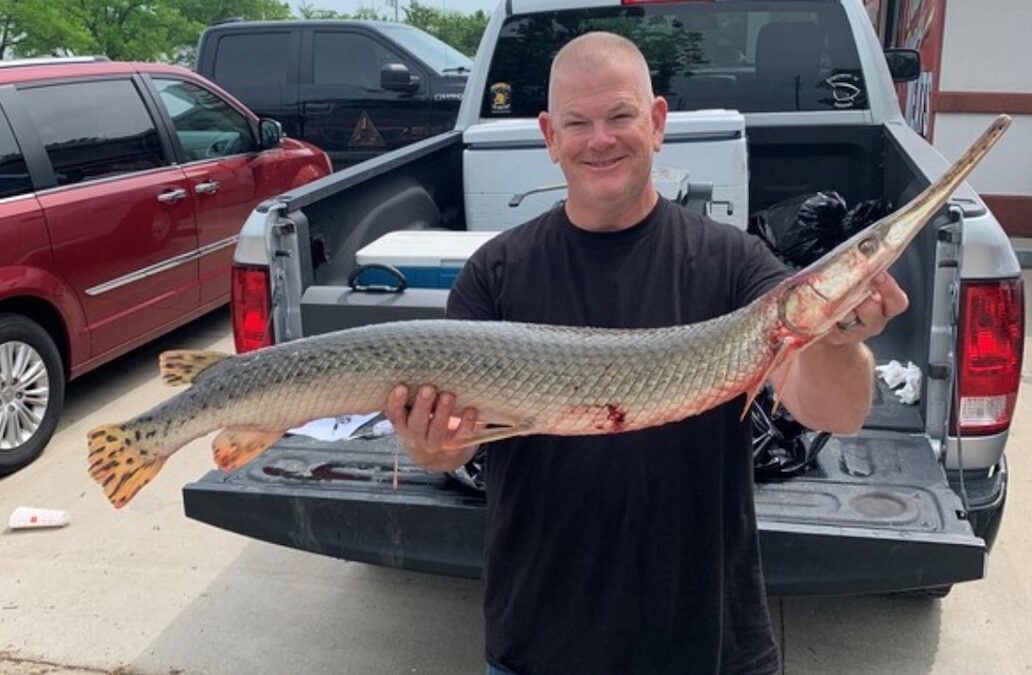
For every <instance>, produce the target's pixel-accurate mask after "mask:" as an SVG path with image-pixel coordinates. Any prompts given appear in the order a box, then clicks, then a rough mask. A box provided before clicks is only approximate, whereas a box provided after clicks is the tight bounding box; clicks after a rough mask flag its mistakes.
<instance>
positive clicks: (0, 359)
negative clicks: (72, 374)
mask: <svg viewBox="0 0 1032 675" xmlns="http://www.w3.org/2000/svg"><path fill="white" fill-rule="evenodd" d="M64 389H65V375H64V366H63V364H62V363H61V355H60V353H59V352H58V351H57V346H56V345H55V344H54V340H53V339H52V338H51V337H50V334H49V333H47V332H46V331H45V330H44V329H43V327H42V326H40V325H39V324H38V323H36V322H35V321H33V320H31V319H28V318H26V317H24V316H21V315H18V314H0V475H4V474H8V473H12V472H13V471H16V470H17V469H20V468H21V467H23V466H25V465H26V464H28V463H29V462H31V461H32V460H34V459H36V457H38V456H39V454H40V453H41V452H43V448H44V447H46V444H47V442H48V441H50V437H51V436H53V434H54V429H55V428H56V427H57V421H58V419H59V418H60V416H61V408H62V407H64Z"/></svg>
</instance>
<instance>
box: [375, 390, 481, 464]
mask: <svg viewBox="0 0 1032 675" xmlns="http://www.w3.org/2000/svg"><path fill="white" fill-rule="evenodd" d="M407 401H408V387H406V386H404V385H398V386H397V387H395V388H394V389H392V390H391V393H390V394H388V396H387V405H386V406H385V407H384V413H385V414H386V415H387V419H389V420H390V421H391V424H393V425H394V431H395V433H396V434H397V435H398V439H399V440H400V441H401V444H402V445H404V446H405V450H406V451H407V452H408V454H409V456H410V457H411V458H412V461H414V462H415V463H416V464H419V465H420V466H422V467H423V468H425V469H429V470H430V471H453V470H455V469H458V468H459V467H460V466H462V465H463V464H465V463H466V462H468V461H469V460H471V459H473V455H474V454H475V453H476V451H477V446H476V445H475V444H474V445H470V446H468V447H462V448H458V449H448V448H455V447H456V446H457V445H462V441H463V440H472V436H473V431H474V429H475V428H476V423H477V411H476V409H474V408H466V409H465V410H463V411H462V415H461V417H455V418H453V417H452V414H453V413H454V412H455V410H454V408H455V395H454V394H451V393H449V392H446V391H445V392H441V394H440V395H438V393H437V390H436V389H435V388H434V387H432V386H430V385H424V386H422V387H420V388H419V392H418V393H417V395H416V400H415V402H414V403H413V404H412V410H411V411H410V410H408V409H407V408H406V405H405V404H406V402H407ZM456 422H457V423H456Z"/></svg>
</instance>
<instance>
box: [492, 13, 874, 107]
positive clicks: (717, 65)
mask: <svg viewBox="0 0 1032 675" xmlns="http://www.w3.org/2000/svg"><path fill="white" fill-rule="evenodd" d="M598 30H604V31H610V32H613V33H618V34H620V35H623V36H624V37H626V38H628V39H630V40H631V41H633V42H634V43H635V44H637V45H638V47H639V48H640V49H641V50H642V53H643V54H644V55H645V58H646V59H647V60H648V63H649V68H650V70H651V72H652V85H653V89H654V90H655V92H656V94H658V95H660V96H663V97H665V98H666V99H667V101H668V102H669V104H670V109H671V110H698V109H703V108H729V109H736V110H739V111H741V112H788V111H799V110H857V109H864V108H867V96H866V91H865V88H864V81H863V74H862V72H861V69H860V59H859V56H858V55H857V52H856V45H855V41H854V39H853V36H852V34H851V33H850V27H849V21H848V19H847V18H846V14H845V11H844V10H843V9H842V7H841V6H840V5H839V4H838V3H828V2H756V1H755V0H749V1H744V0H739V1H737V2H736V1H733V0H732V1H728V2H720V3H698V2H691V3H677V4H652V5H631V6H623V7H593V8H590V9H577V10H564V11H555V12H541V13H535V14H527V15H517V16H512V17H509V18H508V19H507V20H506V22H505V24H504V25H503V27H502V30H501V33H500V35H499V38H498V44H497V46H496V48H495V54H494V58H493V60H492V62H491V69H490V74H489V76H488V81H487V87H486V90H485V92H484V97H483V104H482V107H481V116H482V117H485V118H504V117H534V116H537V114H538V113H539V112H541V111H542V110H545V108H546V107H547V105H548V73H549V68H550V66H551V62H552V58H553V57H554V56H555V54H556V52H557V51H559V49H560V48H561V47H562V46H563V45H564V44H566V43H567V42H569V41H570V40H572V39H573V38H575V37H577V36H578V35H581V34H583V33H587V32H591V31H598Z"/></svg>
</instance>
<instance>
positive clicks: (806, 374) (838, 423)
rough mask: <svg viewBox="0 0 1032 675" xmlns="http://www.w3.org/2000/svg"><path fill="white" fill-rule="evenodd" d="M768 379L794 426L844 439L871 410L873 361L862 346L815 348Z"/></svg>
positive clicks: (811, 348)
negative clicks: (792, 418)
mask: <svg viewBox="0 0 1032 675" xmlns="http://www.w3.org/2000/svg"><path fill="white" fill-rule="evenodd" d="M771 379H772V381H773V383H774V388H775V389H776V390H777V391H778V393H779V396H780V400H781V402H782V403H783V404H784V406H785V407H786V408H787V409H788V410H789V412H791V413H792V415H793V416H794V417H795V418H796V419H797V420H798V421H799V422H800V423H802V424H804V425H806V426H807V427H809V428H811V429H818V430H821V431H830V432H833V433H839V434H849V433H853V432H855V431H857V430H858V429H859V428H860V426H861V425H862V424H863V423H864V420H865V419H866V418H867V414H868V413H869V412H870V410H871V394H872V389H873V384H874V358H873V357H872V356H871V350H869V349H868V348H867V347H866V346H865V345H863V344H862V343H857V344H846V345H832V344H828V343H826V342H817V343H815V344H813V345H811V346H810V347H808V348H807V349H804V350H803V351H801V352H800V353H799V354H798V355H797V356H796V358H795V361H794V363H791V364H789V366H788V367H787V368H785V367H783V368H782V369H781V370H780V372H778V373H776V374H775V376H774V377H772V378H771Z"/></svg>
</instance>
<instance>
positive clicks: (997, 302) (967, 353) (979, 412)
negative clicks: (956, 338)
mask: <svg viewBox="0 0 1032 675" xmlns="http://www.w3.org/2000/svg"><path fill="white" fill-rule="evenodd" d="M960 288H961V291H960V292H961V296H960V302H961V306H960V346H959V352H958V357H959V364H960V365H959V376H960V379H959V386H960V405H959V406H958V409H957V410H955V411H954V430H956V428H957V426H959V428H960V433H961V435H963V436H969V435H974V436H985V435H988V434H995V433H999V432H1001V431H1004V430H1006V429H1007V428H1008V427H1009V426H1010V423H1011V416H1012V415H1013V414H1014V404H1015V402H1016V401H1017V398H1018V384H1019V383H1020V382H1021V358H1022V348H1023V346H1024V342H1025V302H1024V299H1023V292H1022V282H1021V279H1009V280H1007V281H971V282H963V283H962V284H961V287H960ZM954 433H956V431H954Z"/></svg>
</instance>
